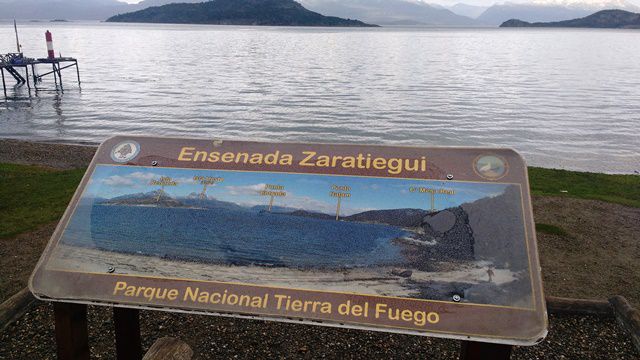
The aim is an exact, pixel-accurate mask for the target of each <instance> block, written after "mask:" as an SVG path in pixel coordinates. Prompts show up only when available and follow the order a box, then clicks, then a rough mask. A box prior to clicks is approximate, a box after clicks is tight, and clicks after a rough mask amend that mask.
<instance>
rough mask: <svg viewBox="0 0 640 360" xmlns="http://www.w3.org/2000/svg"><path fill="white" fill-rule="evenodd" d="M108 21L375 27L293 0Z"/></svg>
mask: <svg viewBox="0 0 640 360" xmlns="http://www.w3.org/2000/svg"><path fill="white" fill-rule="evenodd" d="M107 21H109V22H144V23H175V24H217V25H273V26H349V27H363V26H376V25H370V24H365V23H363V22H362V21H358V20H350V19H343V18H339V17H334V16H324V15H321V14H319V13H316V12H313V11H310V10H307V9H305V8H304V7H303V6H302V5H300V4H299V3H297V2H295V1H293V0H213V1H207V2H202V3H196V4H169V5H163V6H156V7H150V8H147V9H144V10H139V11H135V12H130V13H126V14H120V15H116V16H112V17H110V18H109V19H107Z"/></svg>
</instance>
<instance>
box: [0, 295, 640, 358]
mask: <svg viewBox="0 0 640 360" xmlns="http://www.w3.org/2000/svg"><path fill="white" fill-rule="evenodd" d="M89 323H90V324H89V337H90V340H89V341H90V343H91V353H92V358H94V359H114V358H115V357H114V356H115V355H114V351H115V350H114V349H115V347H114V346H115V345H114V330H113V323H112V320H111V311H110V308H108V307H97V306H91V307H89ZM141 328H142V337H143V347H144V350H145V351H146V350H147V349H148V348H149V346H151V344H152V342H153V341H155V340H156V339H158V338H159V337H162V336H173V337H177V338H180V339H182V340H184V341H186V342H187V343H188V344H189V345H191V347H192V348H193V349H194V351H195V356H194V359H267V358H268V359H273V358H278V359H285V358H287V359H291V358H293V359H312V358H313V359H368V360H370V359H399V358H402V359H456V358H457V353H458V349H459V346H460V343H459V342H458V341H453V340H443V339H435V338H427V337H420V336H410V335H397V334H387V333H379V332H369V331H357V330H346V329H334V328H327V327H320V326H308V325H297V324H284V323H277V322H266V321H258V320H244V319H232V318H223V317H215V316H196V315H183V314H171V313H165V312H158V311H143V312H142V315H141ZM54 349H55V342H54V334H53V310H52V307H51V305H49V304H47V303H39V304H38V305H37V306H36V307H34V308H33V309H32V310H31V311H29V312H28V313H27V314H26V315H25V316H24V317H23V318H22V319H21V320H20V321H19V322H18V323H16V324H14V325H11V326H10V327H8V328H7V329H5V330H4V331H3V332H1V333H0V359H15V360H19V359H28V360H33V359H55V358H56V356H55V354H54V353H53V351H54ZM511 358H512V359H585V360H588V359H602V360H605V359H620V360H626V359H640V354H638V353H637V352H636V350H635V347H634V346H633V344H632V343H631V340H630V337H629V336H628V335H627V334H625V333H624V330H622V329H621V328H620V327H619V326H617V324H616V322H615V320H614V319H612V318H599V317H593V316H566V315H565V316H553V315H552V316H551V318H550V328H549V335H548V337H547V339H546V340H545V341H543V342H542V343H541V344H539V345H537V346H533V347H518V348H516V349H515V350H514V354H513V356H512V357H511Z"/></svg>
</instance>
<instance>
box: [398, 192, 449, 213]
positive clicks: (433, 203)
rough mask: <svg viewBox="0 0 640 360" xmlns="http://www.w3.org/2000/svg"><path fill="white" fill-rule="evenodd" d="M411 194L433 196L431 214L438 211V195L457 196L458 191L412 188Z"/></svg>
mask: <svg viewBox="0 0 640 360" xmlns="http://www.w3.org/2000/svg"><path fill="white" fill-rule="evenodd" d="M409 192H411V193H416V192H417V193H421V194H431V212H435V211H436V194H444V195H455V193H456V191H455V190H451V189H443V188H440V189H436V188H428V187H422V186H418V187H413V186H412V187H410V188H409Z"/></svg>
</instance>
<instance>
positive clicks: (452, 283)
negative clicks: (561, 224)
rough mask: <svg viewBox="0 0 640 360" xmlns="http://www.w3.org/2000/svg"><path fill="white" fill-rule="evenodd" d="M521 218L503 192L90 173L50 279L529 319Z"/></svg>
mask: <svg viewBox="0 0 640 360" xmlns="http://www.w3.org/2000/svg"><path fill="white" fill-rule="evenodd" d="M522 206H523V205H522V199H521V194H520V188H519V186H518V185H509V184H482V183H466V182H442V181H424V180H404V179H388V178H366V177H347V176H323V175H308V174H279V173H262V172H234V171H212V170H200V171H196V170H187V169H155V168H140V167H133V168H131V167H125V166H100V165H99V166H98V167H97V168H96V170H95V172H94V173H93V175H92V176H91V178H90V180H89V185H88V187H87V188H86V190H85V191H84V193H83V195H82V198H81V199H80V200H79V205H78V207H77V208H76V210H75V212H74V213H73V216H72V217H71V219H70V222H69V224H68V226H67V227H66V230H65V231H64V233H63V234H62V237H61V239H60V241H59V243H58V245H57V246H56V247H55V248H54V250H53V255H52V257H51V259H50V260H49V262H48V265H47V266H48V267H50V269H52V270H72V271H79V272H80V271H82V272H95V273H101V272H104V271H105V269H110V272H111V273H114V274H131V275H149V276H155V277H157V276H163V277H167V278H183V279H190V280H195V279H197V280H212V281H222V282H237V283H252V284H257V285H266V286H271V287H283V288H294V289H295V288H297V289H309V290H329V291H342V292H350V293H360V294H370V295H382V296H394V297H407V298H416V299H431V300H447V301H453V298H454V297H455V298H456V299H458V300H457V301H462V302H468V303H478V304H492V305H504V306H511V307H522V308H530V307H531V306H532V299H531V286H532V285H531V280H530V277H529V268H528V257H527V250H526V247H525V246H526V245H525V238H524V237H525V231H524V223H523V221H522V211H523V210H522ZM499 213H504V214H512V215H513V214H515V216H516V217H517V218H518V219H519V220H518V219H516V221H515V222H513V223H506V222H504V223H502V222H501V219H500V218H499V217H496V214H499ZM141 219H144V221H140V220H141Z"/></svg>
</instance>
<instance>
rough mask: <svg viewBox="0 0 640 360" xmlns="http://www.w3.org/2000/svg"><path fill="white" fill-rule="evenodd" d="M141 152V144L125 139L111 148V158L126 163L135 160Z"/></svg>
mask: <svg viewBox="0 0 640 360" xmlns="http://www.w3.org/2000/svg"><path fill="white" fill-rule="evenodd" d="M139 153H140V144H138V143H137V142H135V141H132V140H129V141H123V142H121V143H119V144H118V145H116V146H114V147H113V149H111V159H113V161H115V162H119V163H126V162H128V161H131V160H133V159H134V158H135V157H136V156H138V154H139Z"/></svg>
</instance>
